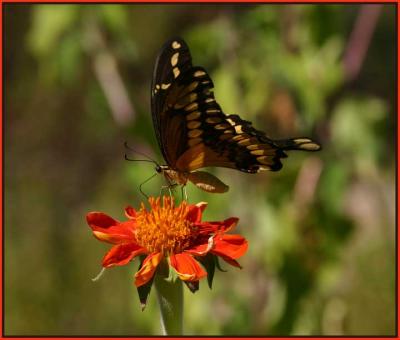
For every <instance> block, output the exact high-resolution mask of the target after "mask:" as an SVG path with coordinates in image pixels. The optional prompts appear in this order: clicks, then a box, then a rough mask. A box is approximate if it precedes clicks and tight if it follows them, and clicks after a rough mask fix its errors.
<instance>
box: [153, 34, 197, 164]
mask: <svg viewBox="0 0 400 340" xmlns="http://www.w3.org/2000/svg"><path fill="white" fill-rule="evenodd" d="M191 68H192V60H191V56H190V52H189V48H188V47H187V45H186V43H185V42H184V41H183V40H182V39H181V38H173V39H170V40H169V41H167V42H166V43H165V44H164V46H163V47H162V48H161V52H160V54H159V56H158V57H157V60H156V64H155V67H154V72H153V79H152V85H151V112H152V117H153V125H154V129H155V133H156V137H157V141H158V144H159V147H160V150H161V152H162V154H163V156H164V159H165V161H166V162H167V164H168V165H170V166H174V164H175V163H176V160H177V158H178V155H180V154H181V153H182V152H183V149H184V146H185V144H186V143H185V140H186V136H185V134H184V131H183V130H184V126H183V123H184V121H185V117H184V115H182V113H181V112H179V111H178V110H175V109H174V105H175V103H176V102H177V100H178V99H179V93H180V92H181V91H182V87H183V86H182V84H181V79H182V77H183V75H184V74H185V73H186V72H188V71H189V70H190V69H191Z"/></svg>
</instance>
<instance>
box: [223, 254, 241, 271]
mask: <svg viewBox="0 0 400 340" xmlns="http://www.w3.org/2000/svg"><path fill="white" fill-rule="evenodd" d="M221 257H222V259H223V260H224V261H226V262H228V263H229V264H230V265H232V266H234V267H238V268H240V269H242V266H241V265H240V264H239V262H237V261H236V260H234V259H231V258H229V257H225V256H221Z"/></svg>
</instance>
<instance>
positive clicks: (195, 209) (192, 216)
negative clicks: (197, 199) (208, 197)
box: [186, 204, 207, 223]
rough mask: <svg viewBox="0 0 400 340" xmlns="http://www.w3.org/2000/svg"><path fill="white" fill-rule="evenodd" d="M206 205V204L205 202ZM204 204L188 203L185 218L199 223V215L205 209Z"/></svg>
mask: <svg viewBox="0 0 400 340" xmlns="http://www.w3.org/2000/svg"><path fill="white" fill-rule="evenodd" d="M205 206H207V204H205ZM205 206H203V205H201V206H197V205H189V211H188V213H187V215H186V219H187V220H189V221H190V222H193V223H200V221H201V215H202V213H203V211H204V209H205Z"/></svg>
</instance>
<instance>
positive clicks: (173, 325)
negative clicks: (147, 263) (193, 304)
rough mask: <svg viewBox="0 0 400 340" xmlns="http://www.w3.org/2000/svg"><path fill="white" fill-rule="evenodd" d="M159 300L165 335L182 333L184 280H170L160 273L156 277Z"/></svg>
mask: <svg viewBox="0 0 400 340" xmlns="http://www.w3.org/2000/svg"><path fill="white" fill-rule="evenodd" d="M155 286H156V291H157V300H158V304H159V306H160V312H161V327H162V330H163V335H182V328H183V287H182V281H181V280H179V279H176V280H174V281H168V280H167V279H166V278H163V277H162V276H160V275H156V277H155Z"/></svg>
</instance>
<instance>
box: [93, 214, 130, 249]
mask: <svg viewBox="0 0 400 340" xmlns="http://www.w3.org/2000/svg"><path fill="white" fill-rule="evenodd" d="M86 220H87V223H88V224H89V226H90V228H92V230H93V234H94V236H95V237H96V238H97V239H99V240H100V241H104V242H109V243H113V244H119V243H127V242H129V243H132V242H135V236H134V233H133V230H134V228H135V223H134V221H133V220H129V221H126V222H122V223H121V222H118V221H116V220H114V219H113V218H112V217H110V216H108V215H106V214H103V213H101V212H92V213H89V214H87V216H86Z"/></svg>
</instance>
